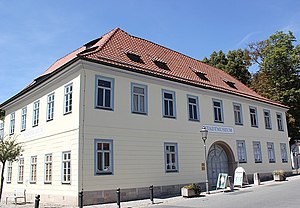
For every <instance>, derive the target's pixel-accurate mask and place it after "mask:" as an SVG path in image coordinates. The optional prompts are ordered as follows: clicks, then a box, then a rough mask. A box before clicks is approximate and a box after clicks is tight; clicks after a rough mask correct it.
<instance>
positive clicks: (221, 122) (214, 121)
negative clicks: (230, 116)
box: [214, 121, 224, 123]
mask: <svg viewBox="0 0 300 208" xmlns="http://www.w3.org/2000/svg"><path fill="white" fill-rule="evenodd" d="M214 122H215V123H224V121H214Z"/></svg>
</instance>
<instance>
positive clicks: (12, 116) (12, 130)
mask: <svg viewBox="0 0 300 208" xmlns="http://www.w3.org/2000/svg"><path fill="white" fill-rule="evenodd" d="M15 124H16V120H15V112H13V113H11V114H10V125H9V134H10V135H11V134H14V133H15Z"/></svg>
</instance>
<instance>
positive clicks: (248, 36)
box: [236, 31, 261, 48]
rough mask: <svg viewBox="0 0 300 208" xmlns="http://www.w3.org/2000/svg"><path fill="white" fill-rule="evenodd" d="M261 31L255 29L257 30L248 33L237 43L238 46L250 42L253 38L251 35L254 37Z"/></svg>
mask: <svg viewBox="0 0 300 208" xmlns="http://www.w3.org/2000/svg"><path fill="white" fill-rule="evenodd" d="M259 33H261V32H260V31H255V32H251V33H248V34H247V35H245V36H244V37H243V38H242V39H241V40H240V41H239V42H238V43H237V44H236V47H237V48H239V47H241V46H244V44H245V43H248V42H249V40H250V39H251V37H253V36H254V35H257V34H259Z"/></svg>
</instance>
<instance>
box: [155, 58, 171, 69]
mask: <svg viewBox="0 0 300 208" xmlns="http://www.w3.org/2000/svg"><path fill="white" fill-rule="evenodd" d="M153 62H154V63H155V65H156V66H157V67H158V68H160V69H164V70H170V68H169V67H168V65H167V63H166V62H163V61H158V60H153Z"/></svg>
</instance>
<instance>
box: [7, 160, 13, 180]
mask: <svg viewBox="0 0 300 208" xmlns="http://www.w3.org/2000/svg"><path fill="white" fill-rule="evenodd" d="M11 176H12V162H11V161H8V165H7V180H6V182H7V183H11Z"/></svg>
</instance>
